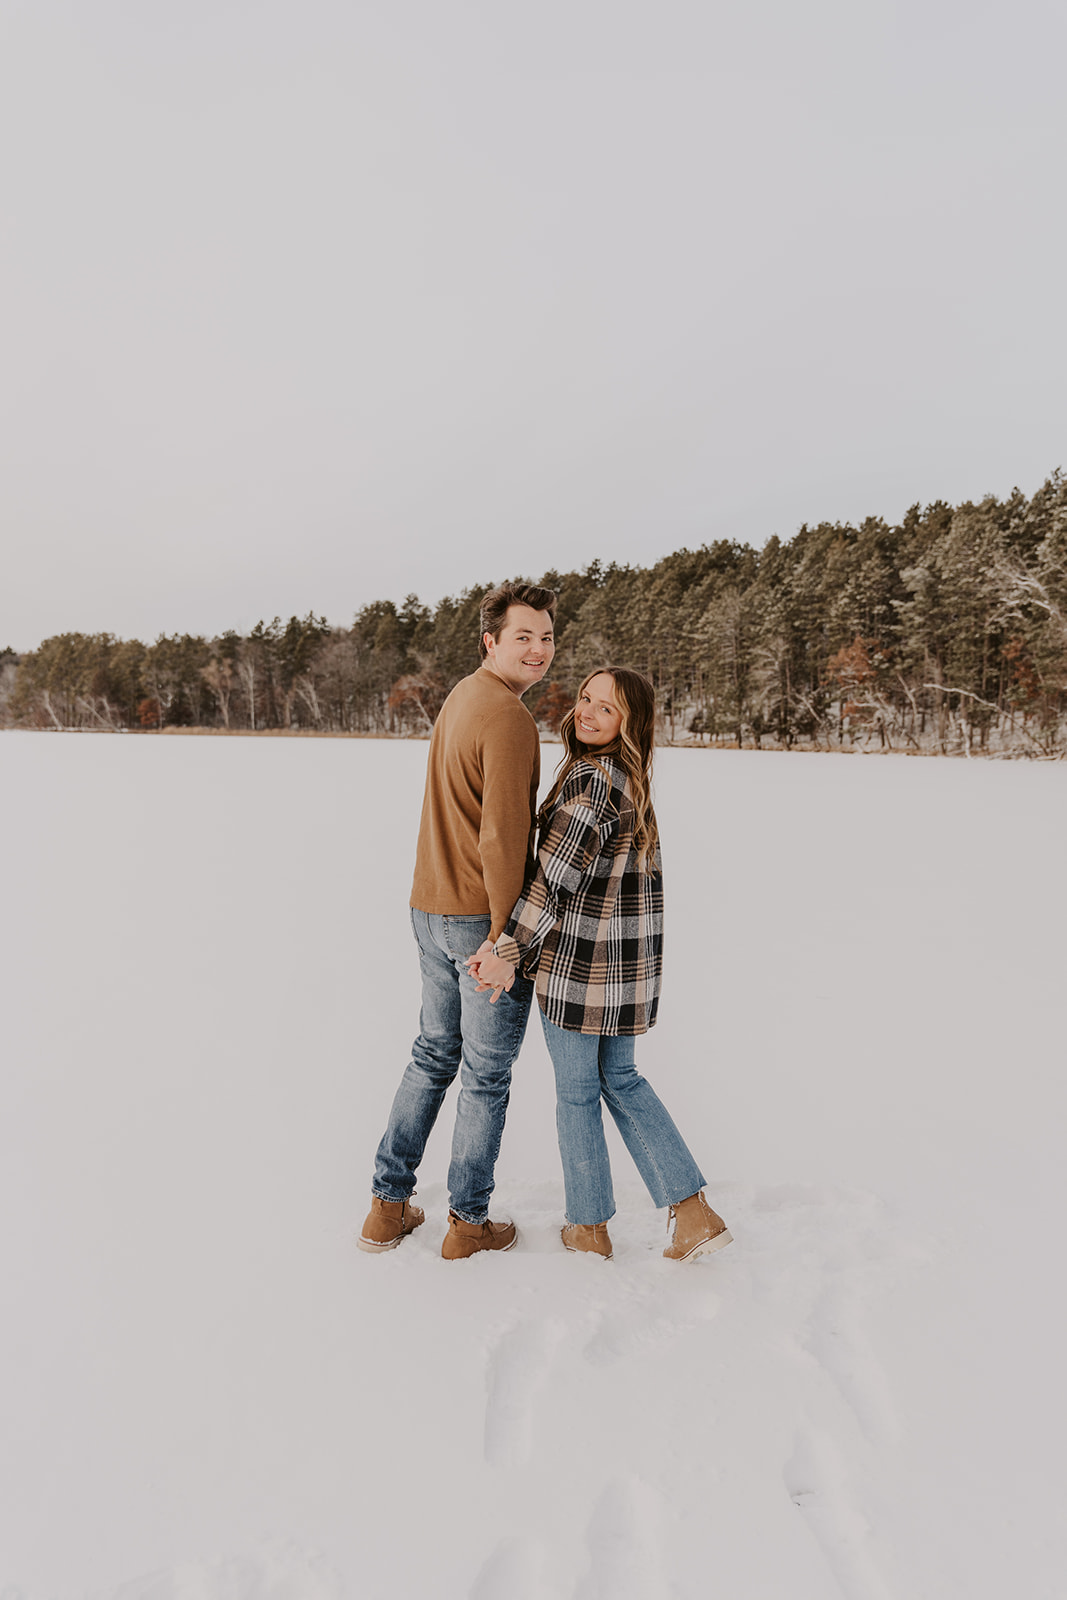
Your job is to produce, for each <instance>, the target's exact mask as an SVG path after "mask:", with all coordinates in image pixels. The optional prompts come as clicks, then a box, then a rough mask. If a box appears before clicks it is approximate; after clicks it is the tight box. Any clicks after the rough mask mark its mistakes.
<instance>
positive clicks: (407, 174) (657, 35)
mask: <svg viewBox="0 0 1067 1600" xmlns="http://www.w3.org/2000/svg"><path fill="white" fill-rule="evenodd" d="M1065 45H1067V7H1064V5H1063V4H1062V0H1014V3H1012V4H1008V3H1007V0H1000V3H997V4H989V3H987V0H895V3H893V0H870V3H866V0H804V3H803V4H799V3H798V0H747V3H746V4H743V5H739V4H736V3H733V4H729V5H727V4H723V3H720V0H654V3H653V0H565V3H564V0H377V3H360V0H299V3H296V0H123V3H119V0H67V3H59V0H24V3H20V0H0V147H2V155H0V160H2V163H3V191H4V192H3V204H2V208H0V230H2V252H0V269H2V274H3V283H2V295H0V305H2V308H3V310H2V315H3V318H4V324H5V327H4V333H3V340H2V351H0V393H2V416H0V424H2V426H0V528H2V529H3V534H2V538H3V558H2V565H0V646H2V645H4V644H11V645H13V646H14V647H15V648H16V649H28V648H32V647H33V646H34V645H36V644H37V643H38V642H39V641H40V640H41V639H42V638H43V637H46V636H47V635H49V634H53V633H59V632H63V631H66V630H69V629H82V630H87V631H98V630H108V631H111V632H114V633H118V634H120V635H124V636H129V635H138V636H140V637H142V638H146V639H149V638H153V637H155V635H156V634H157V633H159V632H160V631H167V632H171V631H190V632H205V633H214V632H217V631H220V630H222V629H224V628H226V627H231V626H232V627H237V628H239V629H241V630H247V629H248V628H249V627H250V626H251V625H252V624H253V623H255V621H256V620H257V619H258V618H259V617H265V618H268V619H269V618H270V617H272V616H273V615H274V614H275V613H281V614H282V615H283V616H285V615H289V614H291V613H293V612H298V613H304V612H306V611H307V610H308V609H309V608H313V609H314V610H315V611H316V612H324V613H325V614H326V615H327V616H328V617H329V618H330V620H331V621H334V622H340V623H344V622H347V621H348V620H350V618H351V615H352V613H353V611H354V610H355V609H356V608H357V607H358V606H359V605H361V604H363V603H365V602H366V601H368V600H374V599H381V598H394V599H397V600H400V599H402V598H403V596H404V595H405V594H407V593H408V592H410V591H415V592H416V593H418V594H419V595H420V597H421V598H423V599H424V600H426V601H428V602H433V601H435V600H437V599H439V598H440V597H441V595H443V594H446V593H456V592H458V591H459V590H461V589H462V588H464V587H466V586H467V585H469V584H474V583H477V582H482V581H489V580H491V579H495V578H499V577H502V576H505V575H510V574H513V573H516V572H527V573H529V574H531V575H534V576H536V575H538V574H539V573H540V572H541V571H542V570H543V569H545V568H546V567H549V566H556V567H560V568H570V567H574V566H584V565H585V564H586V563H587V562H588V561H590V560H592V559H593V558H594V557H597V556H599V557H601V558H603V559H604V560H616V561H620V562H640V563H642V564H647V563H650V562H652V561H654V560H656V559H657V558H658V557H660V556H662V555H665V554H667V553H668V552H670V551H671V550H675V549H678V548H679V547H680V546H682V545H690V546H693V545H700V544H703V543H705V542H707V541H710V540H713V539H718V538H736V539H740V540H747V541H749V542H750V543H753V544H755V545H762V544H763V543H764V541H765V540H766V539H767V538H768V537H769V536H770V535H771V534H772V533H777V534H779V535H781V536H782V537H783V538H789V537H791V536H792V535H793V534H794V533H795V532H796V529H797V528H798V527H799V525H800V524H801V523H802V522H805V521H820V520H823V519H829V520H836V519H841V520H856V519H859V518H862V517H863V516H865V515H868V514H880V515H884V516H886V517H887V518H890V519H893V518H898V517H899V516H900V515H901V514H902V513H903V512H904V510H905V509H906V507H907V506H908V505H909V504H911V503H912V502H913V501H916V500H919V501H922V502H924V503H925V502H927V501H929V500H932V499H935V498H938V497H941V498H944V499H948V500H951V501H957V500H960V499H964V498H972V497H973V498H978V497H980V496H981V495H982V494H984V493H986V492H989V491H992V492H994V493H997V494H1006V493H1008V492H1009V491H1010V490H1011V488H1012V486H1013V485H1015V484H1018V485H1019V486H1020V487H1021V488H1023V489H1024V490H1025V491H1026V492H1027V493H1032V492H1033V491H1034V490H1035V489H1036V488H1037V487H1038V486H1039V485H1040V483H1041V482H1042V481H1043V480H1044V478H1045V477H1046V476H1047V475H1048V473H1049V472H1050V471H1051V470H1052V469H1053V468H1055V467H1056V466H1058V465H1061V464H1062V465H1065V466H1067V427H1065V422H1067V403H1065V393H1067V384H1065V378H1064V372H1065V368H1067V359H1065V358H1067V335H1065V314H1064V283H1065V281H1067V261H1065V254H1067V252H1065V244H1067V223H1065V207H1064V193H1065V188H1067V159H1065V157H1067V94H1065V92H1064V59H1065V53H1064V46H1065Z"/></svg>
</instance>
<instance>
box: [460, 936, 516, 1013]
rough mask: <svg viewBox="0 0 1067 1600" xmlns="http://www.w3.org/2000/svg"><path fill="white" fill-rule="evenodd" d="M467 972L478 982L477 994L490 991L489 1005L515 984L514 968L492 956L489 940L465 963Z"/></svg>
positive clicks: (509, 963)
mask: <svg viewBox="0 0 1067 1600" xmlns="http://www.w3.org/2000/svg"><path fill="white" fill-rule="evenodd" d="M467 971H468V972H469V973H470V975H471V977H472V978H477V980H478V993H479V994H482V993H483V992H484V991H485V990H486V989H492V991H493V992H492V994H491V995H490V996H489V1004H490V1005H491V1006H492V1005H495V1004H496V1002H497V1001H498V1000H499V999H500V996H501V994H502V993H503V991H504V990H505V989H510V988H511V986H512V984H513V983H514V982H515V968H514V966H513V965H512V963H511V962H510V961H503V960H501V958H500V956H498V955H496V954H494V952H493V946H492V945H491V944H490V942H489V940H488V939H486V941H485V943H484V944H482V945H480V946H479V947H478V949H477V950H476V951H475V952H474V954H473V955H472V956H471V958H470V960H469V961H468V962H467Z"/></svg>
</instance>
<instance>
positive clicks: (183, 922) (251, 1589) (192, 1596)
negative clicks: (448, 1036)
mask: <svg viewBox="0 0 1067 1600" xmlns="http://www.w3.org/2000/svg"><path fill="white" fill-rule="evenodd" d="M545 754H546V758H547V761H546V765H548V766H550V765H551V763H552V760H553V759H554V752H552V751H551V750H547V749H546V752H545ZM425 756H426V745H425V744H403V743H399V744H397V743H373V742H362V741H344V740H322V741H313V740H284V739H277V740H272V739H260V740H253V739H208V738H201V739H197V738H169V739H168V738H156V739H153V738H127V739H121V738H108V737H100V738H90V737H82V738H76V737H69V738H61V737H49V736H45V735H31V734H10V733H9V734H6V735H4V736H3V737H2V738H0V796H2V800H0V805H2V827H3V840H4V847H5V865H4V875H3V941H4V953H3V962H2V969H0V970H2V974H3V980H4V991H5V998H4V1002H3V1009H2V1014H0V1034H2V1046H3V1072H2V1105H0V1250H2V1254H0V1371H2V1374H3V1378H2V1390H0V1595H3V1597H4V1600H83V1597H87V1596H91V1597H94V1600H340V1597H342V1596H345V1597H352V1600H362V1597H364V1596H367V1597H369V1596H383V1597H386V1596H388V1597H395V1600H408V1597H416V1596H418V1597H420V1600H595V1597H603V1600H631V1597H632V1600H690V1597H692V1600H696V1597H697V1596H700V1597H705V1596H714V1597H722V1600H841V1597H842V1596H843V1597H845V1600H925V1597H929V1600H985V1597H989V1600H1004V1597H1005V1596H1012V1597H1016V1596H1017V1597H1019V1600H1053V1597H1062V1596H1064V1595H1067V1538H1065V1526H1064V1523H1065V1513H1064V1505H1065V1482H1064V1434H1065V1426H1064V1423H1065V1419H1064V1416H1063V1411H1062V1403H1063V1396H1064V1384H1063V1375H1062V1374H1063V1361H1062V1345H1061V1340H1062V1339H1063V1336H1064V1317H1063V1311H1064V1299H1065V1295H1064V1287H1063V1283H1064V1274H1063V1264H1062V1263H1063V1243H1062V1239H1061V1234H1060V1230H1061V1227H1062V1226H1063V1218H1064V1215H1065V1212H1067V1193H1065V1190H1067V1178H1065V1170H1067V1169H1065V1162H1064V1159H1063V1153H1062V1143H1063V1137H1064V1110H1065V1107H1067V1091H1065V1089H1064V1083H1063V1078H1064V1062H1065V1049H1064V1027H1063V974H1064V948H1063V943H1064V941H1063V907H1064V904H1065V889H1067V864H1065V846H1064V835H1065V830H1064V816H1065V811H1067V766H1064V765H1058V766H1057V765H1051V766H1033V765H1024V764H1010V765H1009V764H983V763H978V762H973V763H964V762H949V761H935V760H925V761H923V760H908V759H905V758H885V759H862V758H847V757H830V756H815V755H811V756H809V755H775V754H755V753H753V754H738V753H716V754H712V753H710V752H701V751H666V752H663V753H662V755H661V757H660V761H659V781H658V802H659V814H660V822H661V827H662V830H663V834H664V839H665V850H666V865H667V896H668V919H669V920H668V948H667V982H666V988H665V993H664V1001H663V1007H662V1011H661V1017H662V1021H661V1023H660V1025H659V1026H658V1027H657V1028H656V1030H655V1031H654V1032H653V1033H652V1034H651V1035H650V1036H649V1038H648V1039H647V1040H646V1041H645V1042H644V1044H643V1047H642V1049H641V1052H640V1054H639V1060H640V1061H641V1062H642V1065H643V1068H644V1070H645V1071H646V1073H647V1075H648V1076H649V1077H650V1078H651V1080H652V1081H653V1083H654V1084H655V1085H656V1087H657V1088H658V1090H659V1091H660V1093H661V1095H662V1096H663V1098H664V1100H665V1101H666V1102H667V1104H668V1106H669V1107H670V1108H671V1110H672V1111H673V1113H674V1115H675V1118H676V1120H677V1121H678V1122H679V1124H680V1125H681V1127H682V1129H683V1131H684V1133H685V1134H686V1136H687V1138H688V1140H689V1142H690V1143H691V1145H692V1146H693V1148H694V1150H695V1152H696V1154H697V1157H698V1159H699V1160H700V1161H701V1163H702V1165H703V1166H704V1168H705V1170H706V1171H707V1172H708V1173H709V1174H711V1175H712V1181H711V1183H710V1187H709V1193H710V1196H711V1198H712V1201H713V1203H714V1204H715V1206H716V1207H717V1208H718V1209H719V1210H720V1211H721V1212H722V1213H723V1214H724V1215H725V1216H726V1217H727V1219H728V1221H729V1223H730V1226H731V1229H732V1230H733V1232H734V1234H735V1237H736V1241H737V1242H736V1243H735V1244H734V1245H733V1246H731V1247H730V1248H729V1249H728V1250H726V1251H724V1252H723V1253H722V1254H720V1255H717V1256H713V1257H708V1258H705V1259H703V1260H701V1261H698V1262H696V1263H690V1264H688V1265H685V1266H677V1265H675V1264H673V1263H667V1262H664V1261H663V1260H662V1258H661V1256H660V1251H661V1249H662V1246H663V1243H664V1242H665V1238H666V1234H665V1219H664V1216H663V1214H662V1213H657V1212H655V1211H653V1210H652V1208H651V1206H650V1204H649V1202H648V1200H647V1197H646V1196H645V1193H644V1191H643V1189H642V1188H641V1187H640V1185H639V1183H638V1182H637V1180H636V1177H635V1175H634V1173H633V1170H632V1168H631V1167H629V1165H628V1161H627V1158H626V1156H625V1153H624V1152H623V1150H622V1148H621V1146H620V1145H619V1144H618V1142H617V1140H615V1138H614V1132H613V1130H612V1141H613V1143H612V1149H613V1160H614V1162H615V1171H616V1177H617V1190H618V1196H619V1214H618V1216H617V1218H616V1220H615V1222H614V1223H613V1224H612V1234H613V1237H614V1240H615V1260H614V1262H613V1263H611V1264H610V1265H606V1264H604V1263H601V1262H599V1261H591V1260H588V1259H583V1258H578V1257H574V1256H569V1255H567V1254H565V1253H564V1252H563V1251H562V1250H561V1248H560V1246H559V1243H558V1235H557V1231H556V1230H557V1228H558V1225H559V1222H560V1219H561V1198H562V1186H561V1182H560V1176H559V1170H558V1157H557V1154H556V1149H555V1138H554V1127H553V1105H552V1095H551V1091H550V1083H549V1068H548V1062H547V1058H546V1056H545V1053H544V1048H543V1045H542V1043H541V1038H540V1030H539V1029H538V1028H537V1026H536V1024H534V1025H533V1026H531V1029H530V1032H529V1035H528V1039H527V1044H526V1047H525V1049H524V1052H523V1055H522V1058H521V1061H520V1064H519V1067H518V1069H517V1073H516V1082H515V1089H514V1094H513V1099H512V1108H511V1112H510V1116H509V1121H508V1127H507V1132H506V1134H505V1140H504V1146H503V1150H502V1154H501V1159H500V1163H499V1167H498V1197H499V1206H498V1209H499V1210H508V1211H510V1212H511V1214H512V1215H513V1216H514V1217H515V1219H516V1220H517V1222H518V1224H519V1227H520V1230H521V1239H520V1242H519V1245H518V1247H517V1248H516V1249H515V1250H514V1251H512V1252H511V1253H509V1254H508V1255H505V1256H500V1257H493V1258H486V1257H483V1258H480V1259H477V1258H476V1259H475V1260H473V1261H470V1262H466V1263H446V1262H443V1261H442V1260H441V1259H440V1256H439V1253H438V1252H439V1246H440V1239H441V1236H442V1233H443V1227H444V1216H445V1208H446V1197H445V1193H444V1188H443V1178H444V1173H445V1169H446V1164H447V1152H448V1138H449V1133H450V1128H451V1114H450V1107H451V1101H450V1102H449V1105H448V1106H446V1111H445V1114H444V1115H443V1117H442V1120H441V1124H440V1125H439V1127H438V1130H437V1131H436V1133H435V1135H434V1139H433V1141H432V1143H431V1146H430V1149H429V1152H428V1155H427V1159H426V1162H425V1166H424V1169H423V1173H422V1181H421V1183H420V1199H421V1201H422V1202H423V1203H424V1204H425V1205H426V1207H427V1211H428V1219H427V1224H426V1226H425V1227H424V1228H423V1229H421V1230H420V1232H419V1233H417V1234H416V1235H415V1236H414V1237H413V1238H411V1239H410V1240H408V1241H407V1242H406V1243H405V1244H404V1245H403V1246H402V1248H400V1249H399V1250H397V1251H395V1252H394V1253H392V1254H389V1255H386V1256H381V1257H372V1256H367V1255H363V1254H360V1253H358V1252H357V1251H356V1249H355V1247H354V1240H355V1235H356V1232H357V1231H358V1227H359V1224H360V1223H361V1221H362V1218H363V1214H364V1211H365V1208H366V1200H367V1186H368V1181H369V1174H370V1166H371V1160H372V1156H373V1152H374V1147H375V1144H376V1142H377V1139H378V1136H379V1134H380V1132H381V1128H382V1126H383V1123H384V1119H385V1116H386V1112H387V1109H388V1105H389V1102H390V1100H391V1098H392V1094H393V1090H394V1087H395V1084H396V1080H397V1077H398V1075H399V1073H400V1071H401V1069H402V1067H403V1066H404V1063H405V1062H406V1060H407V1051H408V1047H409V1044H410V1041H411V1037H412V1035H413V1032H414V1030H415V1025H416V1018H417V1006H418V1002H417V972H416V963H415V959H414V955H413V946H412V944H411V937H410V932H409V929H408V925H407V914H406V901H407V891H408V886H409V879H410V870H411V862H412V853H413V845H414V837H415V828H416V822H417V815H418V808H419V802H420V794H421V775H422V769H423V764H424V761H425Z"/></svg>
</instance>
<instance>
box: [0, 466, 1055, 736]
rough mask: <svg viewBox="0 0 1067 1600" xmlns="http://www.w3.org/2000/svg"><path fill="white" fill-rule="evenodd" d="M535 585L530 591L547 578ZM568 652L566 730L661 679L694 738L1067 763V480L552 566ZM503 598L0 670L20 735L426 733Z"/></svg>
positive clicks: (557, 688) (96, 638)
mask: <svg viewBox="0 0 1067 1600" xmlns="http://www.w3.org/2000/svg"><path fill="white" fill-rule="evenodd" d="M517 576H521V577H525V578H527V579H530V577H531V575H530V574H519V575H517ZM532 581H535V582H538V583H542V584H545V585H548V586H549V587H551V588H554V589H556V590H557V591H558V593H559V611H558V616H557V621H556V637H557V651H556V658H555V661H554V663H553V666H552V669H551V673H550V675H549V676H548V678H547V680H546V681H545V682H544V683H542V684H540V685H538V686H537V688H536V689H535V690H533V691H531V692H530V694H528V695H527V696H526V702H525V703H526V704H527V705H528V706H529V707H530V709H531V711H532V712H533V713H534V715H535V717H537V719H538V721H539V722H540V723H541V725H542V726H543V727H545V728H546V729H550V730H551V729H556V728H558V726H559V720H560V717H561V716H562V714H563V711H564V710H565V709H566V707H567V706H568V705H569V704H570V701H571V697H572V695H573V692H574V689H575V687H576V685H577V683H578V681H579V680H580V679H581V677H582V676H583V675H584V674H585V673H586V672H587V671H589V670H590V669H591V668H593V667H595V666H599V665H602V664H604V663H610V662H618V663H624V664H626V665H629V666H634V667H638V668H640V669H641V670H642V671H644V672H646V673H647V674H648V675H649V677H650V678H651V679H652V680H653V682H654V683H655V685H656V690H657V695H658V701H659V708H660V713H661V727H662V736H663V737H664V739H666V740H668V741H671V742H675V743H700V744H726V745H735V746H755V747H757V748H758V747H764V748H779V749H793V748H806V749H812V748H820V749H837V748H856V747H861V748H866V749H872V748H873V749H879V750H909V751H915V752H919V751H921V752H925V753H936V754H944V755H952V754H966V755H971V754H978V753H983V754H998V755H1032V756H1043V757H1052V756H1062V755H1063V754H1064V753H1065V752H1067V479H1065V477H1064V475H1063V473H1062V472H1061V471H1056V472H1054V473H1053V474H1052V476H1051V477H1050V478H1049V479H1048V480H1047V481H1046V482H1045V483H1044V484H1043V485H1042V487H1041V488H1040V489H1039V490H1038V491H1037V493H1036V494H1035V495H1033V497H1032V498H1030V499H1027V498H1026V496H1024V495H1023V494H1022V493H1021V491H1019V490H1014V491H1013V492H1012V494H1011V495H1009V496H1008V497H1007V498H1006V499H1004V500H999V499H997V498H995V497H994V496H987V497H986V498H985V499H983V500H981V501H978V502H971V501H966V502H964V503H963V504H961V505H959V506H955V507H953V506H950V505H948V504H946V503H944V502H943V501H936V502H935V503H934V504H932V505H928V506H926V507H925V508H920V507H919V506H918V505H915V506H912V507H911V509H910V510H909V511H908V512H907V513H906V515H905V516H904V517H903V519H902V520H901V521H900V522H899V523H898V524H895V525H891V524H889V523H887V522H885V521H884V520H883V519H881V518H878V517H869V518H867V519H866V520H865V521H864V522H862V523H861V524H860V525H859V526H858V527H852V526H851V525H848V524H842V523H840V522H835V523H826V522H823V523H819V524H818V525H817V526H808V525H807V524H805V525H804V526H803V527H801V528H800V530H799V532H798V533H797V534H796V535H795V536H794V537H793V538H792V539H789V540H781V539H779V538H777V537H775V538H772V539H771V540H770V541H769V542H768V543H767V544H766V545H765V546H764V548H763V549H762V550H761V551H757V550H755V549H753V548H752V547H751V546H749V545H747V544H739V543H737V542H735V541H732V540H718V541H716V542H715V543H713V544H708V545H704V546H702V547H701V548H700V549H698V550H688V549H683V550H678V551H676V552H675V553H674V554H673V555H669V556H665V557H664V558H663V559H662V560H661V561H658V562H656V563H655V565H653V566H650V567H642V566H629V565H628V566H620V565H618V564H617V563H614V562H613V563H611V564H610V565H604V564H603V563H601V562H600V561H594V562H593V563H591V565H589V566H587V567H586V568H585V570H584V571H581V572H565V573H561V572H557V571H549V572H545V573H542V574H540V575H539V576H537V577H535V578H533V579H532ZM491 586H492V585H491V584H489V583H486V584H482V585H476V586H475V587H473V588H469V589H465V590H464V591H463V592H462V593H461V594H460V595H458V596H449V597H446V598H445V599H443V600H441V601H440V602H439V604H437V605H436V606H434V607H430V606H427V605H424V604H422V603H421V602H420V601H419V599H418V597H417V596H416V595H414V594H410V595H408V596H407V598H406V599H405V600H404V601H403V603H402V604H400V605H397V604H396V603H395V602H393V601H391V600H377V601H374V602H373V603H371V604H369V605H365V606H363V607H361V609H360V610H359V611H358V612H357V613H356V615H355V617H354V618H353V621H352V624H351V626H350V627H336V626H332V625H331V624H330V623H328V622H327V620H326V618H325V617H320V616H316V615H315V614H314V613H309V614H308V615H307V616H306V617H302V618H301V617H290V618H289V620H288V621H287V622H283V621H282V620H281V619H280V618H278V617H275V618H274V620H273V621H272V622H269V623H268V622H259V623H257V625H256V626H255V627H254V628H253V629H252V631H251V632H250V633H249V634H247V635H242V634H240V633H237V632H235V631H232V630H231V631H228V632H226V633H224V634H221V635H220V636H219V637H217V638H214V639H208V638H205V637H203V636H201V635H193V634H177V633H175V634H170V635H167V634H163V635H160V637H159V638H158V639H157V640H156V641H155V642H154V643H153V644H144V643H142V642H141V641H140V640H138V639H125V640H124V639H119V638H116V637H115V636H114V635H112V634H108V633H98V634H84V633H65V634H58V635H56V636H55V637H53V638H50V639H46V640H44V642H43V643H42V644H41V645H40V646H39V647H38V648H37V649H36V650H33V651H30V652H28V653H27V654H24V655H22V656H18V655H16V654H15V653H14V652H13V651H10V650H8V651H5V652H2V653H0V719H2V722H3V725H4V726H8V727H12V726H14V727H28V728H54V729H74V728H80V729H87V728H99V729H114V730H119V729H131V728H135V729H142V730H158V729H163V728H168V727H205V728H222V729H230V730H239V729H250V730H270V729H294V730H296V729H301V730H310V731H318V732H343V733H362V734H371V735H409V736H410V735H418V734H426V733H428V732H429V730H430V728H431V727H432V726H433V721H434V718H435V717H436V715H437V712H438V710H439V708H440V706H441V703H442V701H443V700H444V697H445V695H446V694H447V693H448V692H449V690H450V689H451V688H452V686H453V685H454V684H455V683H456V682H457V681H458V680H459V679H460V678H461V677H463V676H464V675H465V674H466V673H468V672H470V671H472V670H473V669H474V668H475V667H476V666H477V664H478V651H477V637H478V611H479V604H480V601H481V598H482V595H483V594H484V593H485V592H486V590H487V589H488V588H490V587H491Z"/></svg>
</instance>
